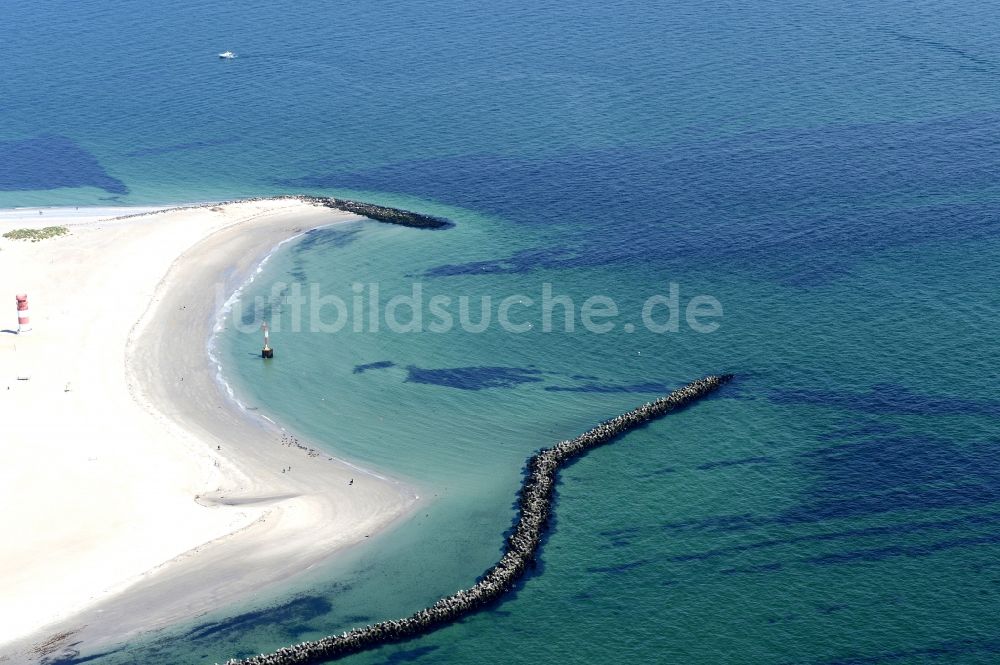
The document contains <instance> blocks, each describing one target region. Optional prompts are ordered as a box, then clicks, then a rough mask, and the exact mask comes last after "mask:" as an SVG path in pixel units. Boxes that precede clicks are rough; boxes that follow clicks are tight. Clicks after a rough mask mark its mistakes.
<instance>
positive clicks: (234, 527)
mask: <svg viewBox="0 0 1000 665" xmlns="http://www.w3.org/2000/svg"><path fill="white" fill-rule="evenodd" d="M83 212H87V211H86V210H84V211H83ZM89 212H90V214H89V215H80V214H79V211H75V210H73V211H72V212H70V211H69V210H68V209H65V210H63V214H61V215H60V213H59V211H58V210H51V209H43V214H41V215H39V214H38V213H37V209H35V212H34V214H33V215H32V214H31V213H30V212H28V213H25V212H24V211H23V210H22V211H2V212H0V233H3V232H5V231H8V230H10V229H12V228H21V227H25V226H33V227H41V226H48V225H52V224H66V225H68V226H69V227H70V230H71V234H70V235H67V236H63V237H58V238H52V239H48V240H44V241H41V242H37V243H30V242H25V241H13V240H7V239H0V285H2V288H0V330H2V331H4V332H0V421H2V422H3V434H2V436H0V506H3V509H2V533H3V537H2V539H0V589H2V593H0V627H2V633H0V661H2V660H3V658H2V657H3V656H7V657H8V659H9V660H8V662H12V663H16V662H33V660H37V658H38V657H39V656H40V655H41V651H39V646H40V645H41V644H43V643H45V642H50V641H51V642H52V643H51V644H49V645H48V646H46V647H45V648H44V650H45V651H49V652H53V653H59V650H61V649H63V648H64V647H65V645H66V644H70V643H73V642H77V641H82V642H83V644H84V645H88V646H90V645H95V644H104V643H110V642H115V641H120V640H121V639H123V638H125V637H128V636H132V635H135V634H136V633H137V632H140V631H143V630H149V629H153V628H157V627H161V626H163V625H165V624H167V623H170V622H173V621H176V620H179V619H184V618H189V617H192V616H194V615H196V614H197V613H199V612H203V611H205V610H207V609H210V608H214V607H219V606H222V605H224V604H226V603H229V602H232V601H234V600H237V599H239V598H241V597H245V596H246V595H247V594H248V593H250V592H252V591H254V590H257V589H259V588H261V587H263V586H264V585H267V584H269V583H273V582H276V581H278V580H282V579H286V578H288V577H289V576H291V575H293V574H295V573H297V572H300V571H302V570H305V569H307V568H308V567H310V566H313V565H314V564H316V563H317V562H319V561H321V560H322V559H324V558H325V557H328V556H329V555H330V553H331V551H333V550H335V549H337V548H338V547H343V546H346V545H350V544H352V543H356V542H359V541H361V540H364V538H365V537H366V536H368V535H370V534H372V533H373V532H374V531H376V530H378V529H381V528H384V527H385V526H387V525H388V524H390V523H391V522H393V521H394V520H396V519H398V518H399V517H401V516H402V515H404V514H405V513H406V512H407V511H408V509H410V508H412V505H413V504H414V503H415V501H416V496H415V494H414V492H413V490H412V489H411V488H408V487H407V486H405V485H402V484H400V483H398V482H395V481H392V480H385V479H382V478H381V477H378V476H375V475H371V474H365V473H362V472H359V471H358V470H357V469H356V468H352V467H350V466H348V465H346V464H343V463H341V462H339V461H337V460H331V459H330V458H328V456H327V455H326V454H322V455H318V456H315V455H314V456H309V455H308V454H307V453H306V452H305V451H303V450H300V449H298V448H295V447H289V446H285V445H282V443H281V438H282V434H281V431H280V430H279V429H278V428H277V427H275V426H271V425H269V424H268V423H266V422H265V421H263V420H262V419H260V418H259V417H257V416H254V415H252V414H248V413H246V412H241V411H240V410H238V409H237V408H236V407H235V405H234V404H232V403H231V402H230V401H229V400H228V399H227V398H226V396H225V395H224V394H223V392H222V390H221V389H220V387H219V385H218V383H217V382H216V381H215V378H214V375H215V369H214V367H212V366H211V365H210V362H209V359H208V356H207V353H206V340H207V338H208V336H209V334H210V331H211V327H212V324H213V323H214V318H215V312H216V288H215V285H216V284H218V283H220V282H221V283H222V284H223V288H224V290H225V292H226V293H231V292H232V291H233V290H234V289H235V288H237V287H238V286H239V285H240V283H242V281H243V280H244V279H245V277H246V275H247V274H248V273H249V272H250V271H251V270H252V269H253V268H254V267H255V266H256V264H257V263H258V262H259V261H260V259H261V258H263V256H264V255H265V254H266V253H267V252H268V251H269V250H270V249H271V248H272V247H273V246H274V245H276V244H277V243H278V242H280V241H281V240H283V239H285V238H288V237H290V236H292V235H295V234H296V233H298V232H300V231H302V230H305V229H308V228H312V227H315V226H320V225H326V224H332V223H336V222H338V221H348V220H355V219H357V217H355V216H353V215H350V214H347V213H342V212H338V211H333V210H330V209H327V208H321V207H316V206H312V205H309V204H307V203H303V202H300V201H297V200H266V201H256V202H242V203H235V204H227V205H225V206H222V207H203V208H198V209H189V210H171V211H167V212H160V213H157V214H153V215H146V216H140V217H133V218H128V219H123V220H112V221H109V220H106V219H101V217H102V216H104V215H107V214H116V213H117V214H121V212H120V211H118V210H116V209H112V212H111V213H109V212H107V211H104V210H101V211H94V210H90V211H89ZM126 212H133V211H131V210H129V211H126ZM16 293H27V294H28V296H29V298H30V305H31V317H32V325H33V328H34V330H33V331H32V332H30V333H26V334H20V335H18V334H14V333H13V332H12V331H15V330H16V329H17V318H16V314H17V313H16V310H15V303H14V295H15V294H16ZM3 303H6V305H4V304H3ZM279 361H280V358H279V359H276V360H275V362H279ZM334 444H335V442H334ZM286 467H292V469H293V470H292V471H291V472H290V473H282V469H283V468H286ZM351 478H353V479H354V483H353V485H349V484H348V482H349V480H350V479H351ZM63 633H72V634H71V635H67V636H65V638H64V639H62V640H55V641H52V637H53V636H54V635H56V634H63Z"/></svg>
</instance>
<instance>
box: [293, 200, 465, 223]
mask: <svg viewBox="0 0 1000 665" xmlns="http://www.w3.org/2000/svg"><path fill="white" fill-rule="evenodd" d="M297 198H299V199H301V200H303V201H309V202H311V203H316V204H319V205H323V206H326V207H327V208H335V209H337V210H343V211H345V212H352V213H354V214H355V215H361V216H362V217H367V218H368V219H373V220H375V221H376V222H385V223H386V224H399V225H400V226H409V227H411V228H415V229H447V228H451V227H452V226H454V224H453V223H452V222H449V221H448V220H446V219H442V218H440V217H435V216H433V215H425V214H423V213H419V212H412V211H410V210H402V209H400V208H389V207H387V206H380V205H375V204H374V203H365V202H364V201H352V200H350V199H335V198H333V197H324V196H305V195H303V196H299V197H297Z"/></svg>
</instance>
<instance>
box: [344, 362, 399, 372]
mask: <svg viewBox="0 0 1000 665" xmlns="http://www.w3.org/2000/svg"><path fill="white" fill-rule="evenodd" d="M395 366H396V363H394V362H392V361H391V360H379V361H378V362H373V363H365V364H364V365H355V366H354V372H353V373H354V374H364V373H365V372H368V371H371V370H373V369H389V368H390V367H395Z"/></svg>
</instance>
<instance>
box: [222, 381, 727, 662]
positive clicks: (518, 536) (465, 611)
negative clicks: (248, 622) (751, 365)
mask: <svg viewBox="0 0 1000 665" xmlns="http://www.w3.org/2000/svg"><path fill="white" fill-rule="evenodd" d="M732 378H733V375H732V374H722V375H712V376H707V377H705V378H703V379H699V380H697V381H693V382H691V383H689V384H687V385H686V386H684V387H682V388H678V389H677V390H675V391H673V392H671V393H670V394H668V395H666V396H664V397H661V398H659V399H657V400H655V401H653V402H649V403H647V404H643V405H642V406H640V407H638V408H636V409H633V410H632V411H629V412H627V413H624V414H622V415H620V416H617V417H615V418H612V419H610V420H606V421H604V422H602V423H600V424H599V425H597V426H596V427H594V428H593V429H591V430H589V431H587V432H585V433H584V434H581V435H580V436H578V437H577V438H575V439H572V440H569V441H562V442H560V443H558V444H556V445H555V446H552V447H551V448H545V449H544V450H541V451H539V452H538V453H536V454H535V455H532V456H531V457H530V458H528V462H527V465H526V466H527V473H526V476H525V479H524V481H523V482H522V484H521V490H520V492H519V494H518V516H517V519H516V520H515V523H514V529H513V532H512V533H511V534H510V535H509V536H508V537H507V539H506V542H505V543H504V548H503V556H501V557H500V560H499V561H498V562H497V563H496V564H495V565H494V566H493V567H492V568H490V569H489V570H487V571H486V572H485V573H483V575H482V576H480V578H479V580H478V581H477V582H476V584H475V585H474V586H472V587H471V588H469V589H461V590H459V591H457V592H456V593H454V594H452V595H451V596H448V597H446V598H442V599H440V600H438V601H437V602H435V603H434V604H433V605H431V606H430V607H428V608H426V609H423V610H420V611H418V612H416V613H414V614H412V615H410V616H408V617H406V618H403V619H390V620H387V621H381V622H379V623H376V624H373V625H368V626H365V627H364V628H355V629H353V630H350V631H347V632H344V633H341V634H340V635H331V636H328V637H324V638H322V639H319V640H313V641H309V642H302V643H300V644H296V645H293V646H289V647H285V648H282V649H278V650H277V651H275V652H273V653H270V654H261V655H260V656H253V657H250V658H244V659H231V660H228V661H226V665H310V664H316V663H322V662H329V661H331V660H337V659H339V658H342V657H344V656H349V655H352V654H356V653H360V652H362V651H367V650H369V649H373V648H375V647H379V646H382V645H385V644H392V643H395V642H403V641H406V640H410V639H413V638H415V637H419V636H421V635H425V634H427V633H430V632H433V631H434V630H437V629H438V628H441V627H443V626H446V625H448V624H450V623H453V622H455V621H458V620H459V619H462V618H463V617H466V616H468V615H470V614H472V613H474V612H475V611H477V610H478V609H479V608H481V607H484V606H486V605H488V604H489V603H491V602H494V601H496V600H498V599H500V598H501V597H502V596H504V595H505V594H506V593H508V592H509V591H510V590H511V589H513V588H514V585H515V584H516V583H517V582H518V580H520V579H521V578H522V577H523V576H524V573H525V572H526V571H527V569H528V567H529V566H530V565H532V564H533V563H534V561H535V557H536V555H537V554H538V551H539V549H540V547H541V544H542V538H543V536H544V533H545V531H546V529H547V527H548V522H549V517H550V515H551V511H552V502H553V500H554V497H555V485H556V476H557V474H558V472H559V470H560V469H562V468H563V467H564V466H566V465H567V464H568V463H569V462H571V461H572V460H573V459H575V458H576V457H579V456H580V455H583V454H584V453H586V452H587V451H588V450H591V449H592V448H596V447H598V446H601V445H604V444H606V443H609V442H610V441H613V440H614V439H616V438H618V437H620V436H622V435H623V434H626V433H628V432H630V431H632V430H633V429H635V428H637V427H641V426H642V425H645V424H646V423H648V422H649V421H651V420H654V419H656V418H661V417H663V416H665V415H667V414H668V413H670V412H672V411H676V410H678V409H681V408H684V407H685V406H688V405H690V404H692V403H694V402H696V401H697V400H700V399H702V398H704V397H706V396H708V395H709V394H711V393H713V392H715V391H716V390H718V389H719V388H720V387H722V386H723V385H724V384H726V383H728V382H729V381H730V380H732Z"/></svg>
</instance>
